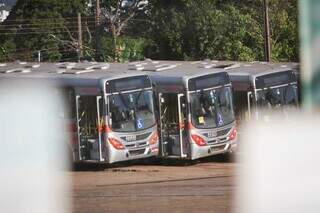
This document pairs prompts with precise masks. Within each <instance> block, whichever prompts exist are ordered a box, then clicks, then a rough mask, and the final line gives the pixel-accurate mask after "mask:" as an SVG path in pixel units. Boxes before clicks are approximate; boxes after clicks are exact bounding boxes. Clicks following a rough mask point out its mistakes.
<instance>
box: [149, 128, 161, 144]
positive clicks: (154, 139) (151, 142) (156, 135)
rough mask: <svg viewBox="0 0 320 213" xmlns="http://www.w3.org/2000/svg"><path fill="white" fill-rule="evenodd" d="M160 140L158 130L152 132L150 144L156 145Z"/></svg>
mask: <svg viewBox="0 0 320 213" xmlns="http://www.w3.org/2000/svg"><path fill="white" fill-rule="evenodd" d="M158 140H159V137H158V132H157V131H155V132H154V133H153V134H152V136H151V138H150V140H149V144H150V145H154V144H156V143H158Z"/></svg>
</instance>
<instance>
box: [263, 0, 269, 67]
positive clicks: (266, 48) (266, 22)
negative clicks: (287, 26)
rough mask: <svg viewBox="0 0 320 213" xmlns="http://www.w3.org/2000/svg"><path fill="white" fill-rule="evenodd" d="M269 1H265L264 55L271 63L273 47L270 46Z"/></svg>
mask: <svg viewBox="0 0 320 213" xmlns="http://www.w3.org/2000/svg"><path fill="white" fill-rule="evenodd" d="M268 10H269V9H268V0H263V14H264V33H265V35H264V53H265V60H266V61H267V62H271V45H270V40H271V39H270V26H269V11H268Z"/></svg>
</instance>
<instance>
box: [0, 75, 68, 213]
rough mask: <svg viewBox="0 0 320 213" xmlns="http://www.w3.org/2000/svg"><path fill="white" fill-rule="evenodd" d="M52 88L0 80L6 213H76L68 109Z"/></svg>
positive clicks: (0, 185)
mask: <svg viewBox="0 0 320 213" xmlns="http://www.w3.org/2000/svg"><path fill="white" fill-rule="evenodd" d="M48 85H49V83H48V82H44V81H43V80H41V81H34V80H30V81H29V80H27V79H23V80H20V81H17V80H12V79H11V80H9V79H8V80H4V79H0V141H1V148H0V172H1V175H0V212H17V213H19V212H33V213H42V212H48V213H56V212H62V213H66V212H69V211H70V208H71V200H69V198H68V197H69V195H68V193H70V188H69V186H70V185H69V179H68V176H67V175H68V174H67V172H66V167H67V155H66V152H67V150H66V144H67V143H66V142H68V137H66V134H65V122H64V119H63V118H64V116H63V114H62V113H63V110H64V109H65V106H64V101H63V97H62V95H60V93H59V88H57V87H54V86H48Z"/></svg>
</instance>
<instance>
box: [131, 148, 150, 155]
mask: <svg viewBox="0 0 320 213" xmlns="http://www.w3.org/2000/svg"><path fill="white" fill-rule="evenodd" d="M145 150H146V149H137V150H129V153H130V155H142V154H143V153H144V152H145Z"/></svg>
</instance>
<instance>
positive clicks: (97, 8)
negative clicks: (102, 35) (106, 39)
mask: <svg viewBox="0 0 320 213" xmlns="http://www.w3.org/2000/svg"><path fill="white" fill-rule="evenodd" d="M100 13H101V11H100V0H96V27H97V26H99V25H100Z"/></svg>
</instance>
